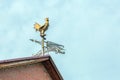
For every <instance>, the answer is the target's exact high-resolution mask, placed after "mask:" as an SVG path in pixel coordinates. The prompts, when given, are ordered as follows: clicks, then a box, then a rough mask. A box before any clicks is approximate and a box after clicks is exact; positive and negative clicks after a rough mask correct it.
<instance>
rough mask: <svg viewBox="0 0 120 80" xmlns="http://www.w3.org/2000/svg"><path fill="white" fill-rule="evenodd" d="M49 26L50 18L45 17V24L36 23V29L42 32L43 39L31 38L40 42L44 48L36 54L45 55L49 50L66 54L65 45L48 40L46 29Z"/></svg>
mask: <svg viewBox="0 0 120 80" xmlns="http://www.w3.org/2000/svg"><path fill="white" fill-rule="evenodd" d="M48 27H49V19H48V18H45V23H44V25H40V24H38V23H35V24H34V29H35V30H36V31H39V32H40V36H41V38H42V40H41V41H38V40H34V39H30V41H32V42H35V43H38V44H40V45H41V48H42V50H39V51H38V52H37V53H36V54H35V55H34V56H43V55H45V54H47V53H49V52H55V53H61V54H65V51H64V46H63V45H60V44H57V43H54V42H52V41H46V38H45V36H46V34H45V31H46V30H47V29H48Z"/></svg>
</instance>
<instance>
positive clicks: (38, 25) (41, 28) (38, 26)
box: [34, 18, 49, 37]
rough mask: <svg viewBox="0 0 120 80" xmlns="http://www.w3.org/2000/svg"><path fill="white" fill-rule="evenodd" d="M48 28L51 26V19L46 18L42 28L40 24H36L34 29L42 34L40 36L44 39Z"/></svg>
mask: <svg viewBox="0 0 120 80" xmlns="http://www.w3.org/2000/svg"><path fill="white" fill-rule="evenodd" d="M48 26H49V19H48V18H45V24H44V25H42V26H41V25H40V24H38V23H35V24H34V28H35V29H36V31H39V32H40V35H41V36H42V37H44V36H45V31H46V30H47V29H48Z"/></svg>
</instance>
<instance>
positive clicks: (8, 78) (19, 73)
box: [0, 63, 52, 80]
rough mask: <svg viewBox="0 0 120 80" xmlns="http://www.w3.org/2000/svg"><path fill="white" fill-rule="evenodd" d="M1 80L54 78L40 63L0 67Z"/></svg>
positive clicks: (42, 79)
mask: <svg viewBox="0 0 120 80" xmlns="http://www.w3.org/2000/svg"><path fill="white" fill-rule="evenodd" d="M0 80H52V79H51V77H50V76H49V74H48V72H47V70H46V69H45V68H44V66H43V65H42V64H40V63H37V64H32V65H24V66H18V67H12V68H7V69H0Z"/></svg>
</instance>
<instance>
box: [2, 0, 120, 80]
mask: <svg viewBox="0 0 120 80" xmlns="http://www.w3.org/2000/svg"><path fill="white" fill-rule="evenodd" d="M0 3H1V4H0V60H5V59H12V58H20V57H29V56H31V55H32V54H34V53H36V52H37V51H38V50H39V49H40V47H41V46H40V45H38V44H35V43H32V42H30V41H29V39H31V38H32V39H36V40H41V38H40V37H39V33H38V32H35V30H34V28H33V24H34V23H35V22H38V23H40V24H44V18H46V17H49V20H50V26H49V29H48V30H47V32H46V34H47V36H46V38H47V40H49V41H53V42H56V43H59V44H62V45H64V46H65V49H66V50H65V52H66V54H64V55H62V54H55V53H51V54H50V55H51V57H52V58H53V60H54V62H55V64H56V66H57V68H58V69H59V71H60V73H61V75H62V76H63V78H64V80H120V54H119V53H120V5H119V4H120V0H0Z"/></svg>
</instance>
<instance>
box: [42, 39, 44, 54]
mask: <svg viewBox="0 0 120 80" xmlns="http://www.w3.org/2000/svg"><path fill="white" fill-rule="evenodd" d="M42 54H43V55H44V37H42Z"/></svg>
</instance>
